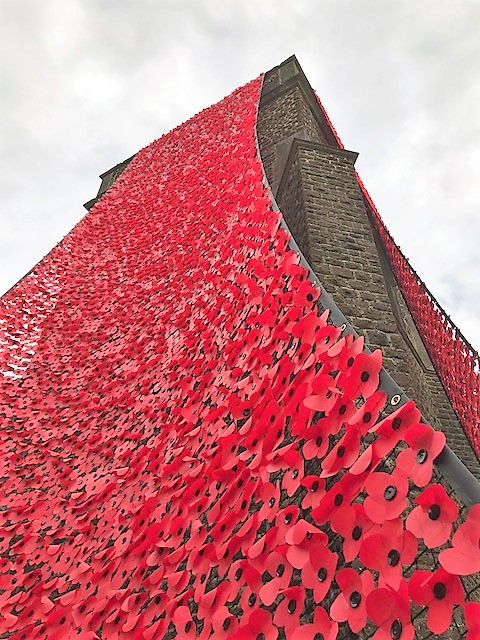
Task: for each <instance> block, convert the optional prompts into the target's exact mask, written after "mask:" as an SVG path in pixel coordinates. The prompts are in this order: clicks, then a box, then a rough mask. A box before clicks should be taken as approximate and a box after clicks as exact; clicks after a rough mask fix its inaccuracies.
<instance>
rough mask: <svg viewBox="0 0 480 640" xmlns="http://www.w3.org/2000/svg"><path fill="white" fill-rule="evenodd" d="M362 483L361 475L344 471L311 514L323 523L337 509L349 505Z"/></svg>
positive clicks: (318, 521) (333, 515) (318, 522)
mask: <svg viewBox="0 0 480 640" xmlns="http://www.w3.org/2000/svg"><path fill="white" fill-rule="evenodd" d="M363 484H364V477H363V476H362V475H358V476H354V475H352V474H350V473H348V472H347V473H345V474H344V475H343V476H342V477H341V478H340V480H338V482H336V483H335V484H334V485H333V486H332V487H331V488H330V489H329V490H328V491H327V493H326V494H325V495H324V496H323V498H322V499H321V500H320V504H319V505H318V507H316V508H315V509H312V511H311V514H310V515H311V516H312V518H313V519H314V520H315V522H316V523H317V524H324V523H325V522H327V521H328V520H330V519H331V518H335V514H336V512H337V511H338V510H339V509H342V508H344V507H345V505H347V504H348V505H349V504H350V503H351V501H352V500H353V499H354V497H355V496H356V495H358V492H359V491H360V490H361V487H362V486H363Z"/></svg>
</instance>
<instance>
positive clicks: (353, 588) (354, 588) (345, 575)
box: [330, 567, 374, 633]
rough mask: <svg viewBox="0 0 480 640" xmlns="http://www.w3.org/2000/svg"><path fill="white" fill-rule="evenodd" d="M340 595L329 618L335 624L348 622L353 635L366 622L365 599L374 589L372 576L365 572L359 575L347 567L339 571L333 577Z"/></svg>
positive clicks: (333, 604)
mask: <svg viewBox="0 0 480 640" xmlns="http://www.w3.org/2000/svg"><path fill="white" fill-rule="evenodd" d="M335 579H336V581H337V584H338V586H339V587H340V589H341V593H340V594H339V595H338V596H337V597H336V599H335V600H334V601H333V603H332V606H331V607H330V617H331V618H332V620H336V621H337V622H348V626H349V627H350V629H351V630H352V631H353V632H354V633H358V631H360V630H361V629H363V627H364V626H365V624H366V622H367V598H368V594H369V593H370V592H371V591H372V590H373V588H374V582H373V576H372V574H371V573H370V571H368V570H365V571H363V572H362V573H361V574H359V573H357V572H356V571H355V570H354V569H351V568H350V567H347V568H346V569H340V571H338V573H337V575H336V577H335Z"/></svg>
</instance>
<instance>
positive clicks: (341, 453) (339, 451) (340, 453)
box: [337, 445, 345, 458]
mask: <svg viewBox="0 0 480 640" xmlns="http://www.w3.org/2000/svg"><path fill="white" fill-rule="evenodd" d="M344 455H345V447H344V446H343V445H341V446H340V447H338V449H337V456H338V457H339V458H343V456H344Z"/></svg>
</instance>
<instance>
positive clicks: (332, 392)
mask: <svg viewBox="0 0 480 640" xmlns="http://www.w3.org/2000/svg"><path fill="white" fill-rule="evenodd" d="M311 386H312V390H313V391H314V392H315V394H314V395H311V396H307V397H306V398H305V399H304V401H303V404H304V405H305V406H306V407H307V408H308V409H312V410H313V411H324V412H325V413H328V412H329V411H330V409H331V408H332V407H333V406H334V405H335V403H336V401H337V398H338V396H339V395H340V394H341V390H340V389H338V388H337V387H336V386H335V382H334V380H333V378H332V376H329V375H328V374H326V373H319V374H317V375H316V376H315V378H313V380H312V382H311Z"/></svg>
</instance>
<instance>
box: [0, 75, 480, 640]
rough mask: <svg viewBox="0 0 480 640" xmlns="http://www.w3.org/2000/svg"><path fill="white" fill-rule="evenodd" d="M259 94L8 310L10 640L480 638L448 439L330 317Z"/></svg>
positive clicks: (2, 328)
mask: <svg viewBox="0 0 480 640" xmlns="http://www.w3.org/2000/svg"><path fill="white" fill-rule="evenodd" d="M261 87H262V78H257V79H256V80H254V81H252V82H250V83H248V84H247V85H245V86H244V87H241V88H240V89H237V90H236V91H234V92H233V93H232V94H231V95H230V96H228V97H227V98H225V99H224V100H222V101H221V102H219V103H218V104H217V105H214V106H213V107H210V108H209V109H205V110H204V111H202V112H201V113H199V114H197V115H196V116H194V117H193V118H191V119H190V120H188V121H187V122H185V123H184V124H183V125H181V126H179V127H177V128H176V129H174V130H173V131H171V132H170V133H168V134H166V135H164V136H162V137H161V138H160V139H159V140H157V141H155V142H153V143H152V144H150V145H148V146H147V147H145V148H144V149H142V150H141V151H140V152H139V153H138V154H137V155H136V156H135V158H134V159H133V160H132V161H131V162H130V164H129V165H128V167H127V168H126V169H125V171H124V172H123V173H122V175H121V176H120V177H119V178H118V180H117V181H116V182H115V184H114V185H113V186H112V188H111V189H109V190H108V191H107V192H106V193H105V194H104V195H103V196H102V197H101V198H100V199H99V200H98V202H97V204H96V205H95V206H94V207H93V208H92V209H91V210H90V212H89V213H88V214H87V215H86V216H85V218H84V219H83V220H82V221H80V222H79V224H78V225H76V227H75V228H74V229H73V230H72V232H71V233H69V234H68V235H67V236H66V237H65V238H64V240H62V241H61V242H60V243H59V244H58V245H57V247H55V249H53V250H52V251H51V252H50V253H49V254H48V255H47V256H46V257H45V258H44V260H42V261H41V262H40V263H39V265H37V267H35V269H34V270H33V271H32V273H31V274H30V275H28V276H26V277H25V278H24V279H23V280H22V281H20V282H19V283H18V284H17V285H16V286H15V287H14V288H13V289H12V290H11V291H10V292H9V293H8V294H6V296H4V297H3V298H2V307H1V309H2V311H1V314H2V315H1V316H0V362H1V367H0V369H1V372H2V374H3V378H4V384H3V385H2V388H1V390H0V405H1V406H0V423H1V429H0V443H1V447H2V456H1V457H0V467H1V468H0V479H1V482H0V498H1V500H0V503H1V504H0V636H1V637H2V638H3V637H5V638H15V640H17V639H20V638H23V639H24V640H27V639H28V640H30V638H32V639H37V638H38V639H39V640H47V639H48V640H55V639H57V638H58V640H63V639H64V638H70V637H72V638H73V637H79V638H86V639H87V640H103V639H107V640H110V639H112V640H122V639H123V638H132V639H133V640H164V639H167V638H173V637H176V638H179V639H182V638H184V639H187V638H202V639H203V638H233V639H234V640H235V639H237V640H250V639H251V640H277V638H279V637H280V638H286V640H289V639H290V638H293V639H294V640H301V639H303V638H305V639H306V640H320V638H322V639H323V640H334V639H335V638H336V637H337V636H342V637H343V636H345V635H347V634H350V631H351V632H353V633H359V634H361V633H362V630H363V629H366V628H368V630H369V633H370V632H371V633H372V634H375V635H374V637H375V638H376V639H377V640H382V639H383V638H387V637H391V638H393V639H394V640H398V639H400V640H411V638H412V637H413V627H412V622H411V619H410V605H411V602H412V601H413V602H414V603H416V604H417V605H418V606H419V607H421V608H423V613H424V614H425V613H426V614H427V623H428V625H429V627H430V629H431V630H432V631H433V632H434V633H436V632H437V631H438V630H439V629H443V630H444V629H446V628H448V626H449V624H450V620H451V619H452V613H453V611H454V609H455V608H457V610H458V613H461V609H462V607H463V611H464V614H465V620H466V624H467V627H468V634H469V635H468V636H467V637H468V638H469V640H470V638H471V637H475V633H476V632H477V627H478V625H477V624H476V616H477V608H476V607H475V606H473V603H468V602H467V603H464V593H463V589H462V587H461V582H460V578H459V577H458V576H459V575H462V576H463V575H468V576H470V575H473V574H474V573H475V572H477V571H479V570H480V555H479V553H480V551H479V549H480V546H479V539H480V516H479V510H478V507H473V508H472V509H471V510H470V512H469V514H468V515H467V516H466V517H464V516H465V514H464V513H462V518H463V520H462V522H459V521H458V516H459V512H458V507H457V505H456V503H455V502H454V500H453V498H452V497H449V496H448V495H447V493H446V492H445V489H444V488H443V487H442V486H440V485H438V484H430V483H431V475H432V469H433V461H434V459H435V458H436V456H437V455H438V454H439V453H440V451H441V449H442V447H443V446H444V442H445V439H444V437H443V435H442V434H441V433H439V432H436V431H434V430H433V429H431V428H430V427H429V426H428V425H424V424H423V423H421V422H420V415H419V410H418V409H417V408H416V407H415V406H414V404H413V403H411V402H408V403H406V404H405V405H403V406H402V407H400V408H399V409H398V410H396V411H394V412H393V413H391V414H388V409H389V406H390V405H389V404H388V403H389V402H390V401H391V398H390V397H389V396H388V395H387V393H386V391H385V390H384V389H383V388H379V385H380V381H381V375H380V374H381V371H382V355H381V352H380V351H378V350H377V351H374V352H373V353H368V352H367V351H366V350H364V339H363V338H361V337H360V338H355V337H354V336H353V335H351V334H347V335H345V331H344V329H345V327H340V326H335V324H334V323H333V322H332V320H331V318H330V312H329V310H328V309H326V310H325V309H323V307H322V303H321V295H322V293H323V292H322V290H321V288H320V287H319V286H318V285H317V284H314V283H313V282H312V281H311V280H310V278H309V274H308V272H307V270H306V269H305V268H304V266H302V265H303V262H302V261H301V258H300V256H299V254H298V253H297V252H296V250H294V249H293V248H292V245H291V238H290V235H289V234H288V232H287V231H286V230H285V228H284V223H283V218H282V215H281V214H280V213H279V212H278V211H274V208H275V207H274V203H273V202H272V200H271V196H270V192H269V190H268V189H267V185H266V183H265V182H264V177H263V167H262V164H261V161H260V157H259V154H258V149H257V143H256V135H255V126H256V119H257V112H258V104H259V99H260V92H261ZM458 357H460V356H458ZM400 449H402V451H401V452H400V453H398V455H397V452H398V450H400ZM418 487H420V489H421V491H419V489H418ZM452 532H453V535H452ZM419 541H423V543H424V545H426V546H427V547H428V548H429V549H432V552H431V555H432V558H433V559H432V566H431V569H432V570H431V571H424V570H423V569H422V570H417V571H414V570H413V568H411V567H410V565H414V564H415V562H417V559H418V557H419V556H418V552H417V547H418V543H419ZM441 545H445V546H444V547H443V549H442V550H441V551H440V552H438V551H437V550H436V548H437V547H439V546H441ZM428 553H430V551H428ZM437 553H438V558H439V562H440V566H439V564H438V562H437ZM412 571H413V574H412ZM410 574H412V576H411V577H410V578H409V577H408V576H409V575H410ZM378 603H380V604H381V607H380V609H379V608H378V607H376V606H375V605H376V604H378Z"/></svg>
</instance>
